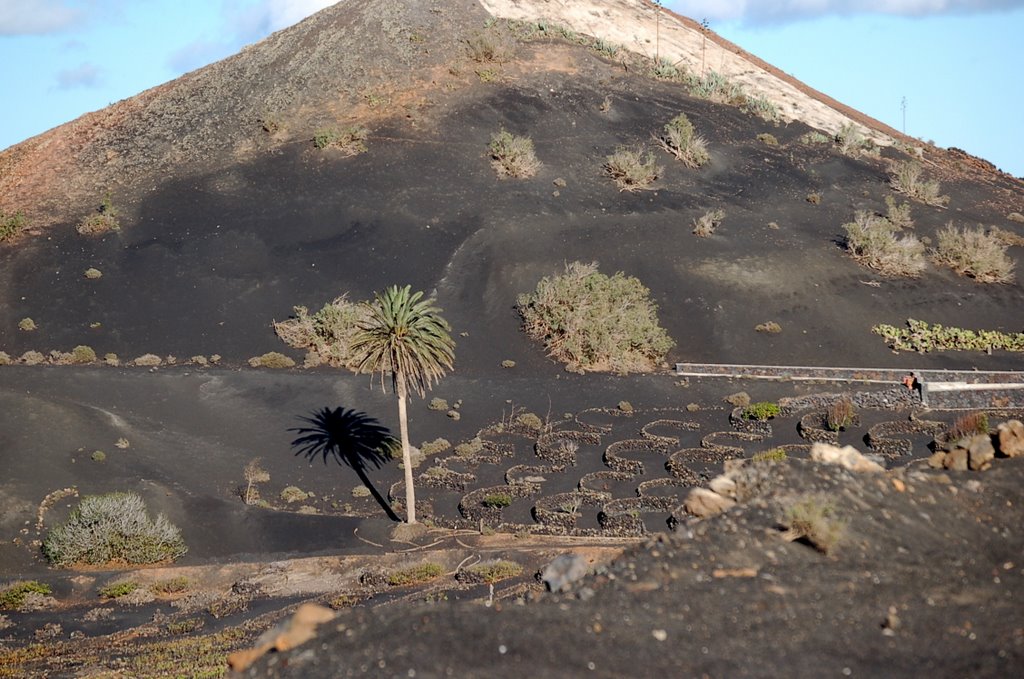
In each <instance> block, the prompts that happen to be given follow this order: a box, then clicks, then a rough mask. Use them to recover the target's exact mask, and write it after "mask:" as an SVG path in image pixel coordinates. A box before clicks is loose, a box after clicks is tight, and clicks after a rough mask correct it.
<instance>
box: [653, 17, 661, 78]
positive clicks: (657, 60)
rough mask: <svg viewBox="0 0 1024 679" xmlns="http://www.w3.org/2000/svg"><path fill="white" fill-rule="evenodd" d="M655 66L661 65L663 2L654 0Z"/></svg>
mask: <svg viewBox="0 0 1024 679" xmlns="http://www.w3.org/2000/svg"><path fill="white" fill-rule="evenodd" d="M654 11H655V12H657V14H655V16H654V65H655V67H657V66H658V65H659V64H660V63H661V0H654Z"/></svg>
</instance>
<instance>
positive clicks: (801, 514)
mask: <svg viewBox="0 0 1024 679" xmlns="http://www.w3.org/2000/svg"><path fill="white" fill-rule="evenodd" d="M782 525H783V527H785V528H786V532H785V533H784V534H783V537H785V538H786V539H787V540H790V541H792V540H804V541H806V542H808V543H809V544H810V545H812V546H813V547H814V548H815V549H817V550H818V551H819V552H821V553H822V554H829V553H830V552H832V551H834V550H835V548H836V547H837V546H838V545H839V544H840V543H841V542H842V541H843V538H844V537H845V535H846V522H845V521H843V520H841V519H840V518H839V517H838V516H836V512H835V507H834V506H833V504H832V503H831V502H830V501H828V500H823V499H821V498H818V497H807V498H804V499H803V500H800V501H799V502H796V503H794V504H792V505H790V506H789V507H788V508H787V509H786V512H785V516H784V518H783V520H782Z"/></svg>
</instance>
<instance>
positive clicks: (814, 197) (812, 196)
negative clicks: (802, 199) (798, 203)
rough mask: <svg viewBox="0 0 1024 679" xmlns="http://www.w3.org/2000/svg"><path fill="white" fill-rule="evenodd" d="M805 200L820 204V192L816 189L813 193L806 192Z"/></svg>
mask: <svg viewBox="0 0 1024 679" xmlns="http://www.w3.org/2000/svg"><path fill="white" fill-rule="evenodd" d="M806 200H807V202H808V203H810V204H811V205H821V194H820V193H818V192H817V191H815V192H814V193H808V194H807V198H806Z"/></svg>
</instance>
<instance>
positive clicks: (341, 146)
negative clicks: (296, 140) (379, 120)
mask: <svg viewBox="0 0 1024 679" xmlns="http://www.w3.org/2000/svg"><path fill="white" fill-rule="evenodd" d="M369 136H370V131H369V130H367V129H366V128H365V127H359V126H357V125H356V126H351V127H346V128H343V129H337V128H328V129H324V130H320V131H319V132H317V133H316V134H315V135H313V146H315V147H316V148H318V149H326V148H337V149H338V150H339V151H341V152H342V154H344V155H345V156H357V155H359V154H360V153H364V152H365V151H366V140H367V138H368V137H369Z"/></svg>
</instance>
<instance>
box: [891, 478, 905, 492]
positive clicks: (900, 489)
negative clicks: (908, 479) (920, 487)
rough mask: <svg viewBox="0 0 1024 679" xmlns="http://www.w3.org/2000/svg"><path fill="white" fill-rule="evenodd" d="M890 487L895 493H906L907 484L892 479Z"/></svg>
mask: <svg viewBox="0 0 1024 679" xmlns="http://www.w3.org/2000/svg"><path fill="white" fill-rule="evenodd" d="M892 487H893V488H895V489H896V492H897V493H905V492H907V484H905V483H903V481H901V480H900V479H893V480H892Z"/></svg>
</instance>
